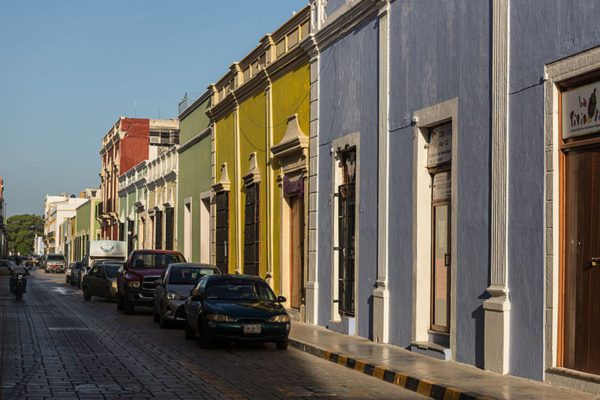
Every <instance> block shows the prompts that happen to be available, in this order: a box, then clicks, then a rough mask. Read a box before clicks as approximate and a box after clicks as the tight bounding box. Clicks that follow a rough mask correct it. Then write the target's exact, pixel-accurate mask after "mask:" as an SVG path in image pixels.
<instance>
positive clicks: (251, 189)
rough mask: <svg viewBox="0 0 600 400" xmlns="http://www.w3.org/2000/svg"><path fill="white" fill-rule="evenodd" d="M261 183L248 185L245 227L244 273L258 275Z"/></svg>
mask: <svg viewBox="0 0 600 400" xmlns="http://www.w3.org/2000/svg"><path fill="white" fill-rule="evenodd" d="M258 188H259V184H258V183H252V184H250V185H248V186H246V222H245V229H244V273H245V274H247V275H258V273H259V253H260V250H259V239H260V230H259V214H260V207H259V193H258Z"/></svg>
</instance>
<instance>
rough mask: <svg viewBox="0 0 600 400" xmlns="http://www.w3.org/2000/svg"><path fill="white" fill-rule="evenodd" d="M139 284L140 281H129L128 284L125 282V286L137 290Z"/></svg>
mask: <svg viewBox="0 0 600 400" xmlns="http://www.w3.org/2000/svg"><path fill="white" fill-rule="evenodd" d="M141 284H142V282H140V281H129V282H127V286H129V287H131V288H139V287H140V285H141Z"/></svg>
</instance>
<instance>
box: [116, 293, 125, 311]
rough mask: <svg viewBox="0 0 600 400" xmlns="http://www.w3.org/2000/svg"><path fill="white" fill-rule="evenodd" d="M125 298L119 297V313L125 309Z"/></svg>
mask: <svg viewBox="0 0 600 400" xmlns="http://www.w3.org/2000/svg"><path fill="white" fill-rule="evenodd" d="M123 303H124V302H123V296H121V295H119V296H118V297H117V311H123V308H124V304H123Z"/></svg>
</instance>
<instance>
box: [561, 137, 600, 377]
mask: <svg viewBox="0 0 600 400" xmlns="http://www.w3.org/2000/svg"><path fill="white" fill-rule="evenodd" d="M564 166H565V170H564V172H565V193H564V199H565V204H564V207H565V237H564V246H565V248H564V250H565V266H564V267H565V273H564V279H565V281H564V321H563V322H564V360H563V361H564V366H565V367H567V368H572V369H576V370H579V371H584V372H589V373H594V374H600V258H599V257H600V148H593V149H586V150H578V151H571V152H569V153H567V154H566V155H565V165H564ZM597 258H599V259H598V260H596V259H597Z"/></svg>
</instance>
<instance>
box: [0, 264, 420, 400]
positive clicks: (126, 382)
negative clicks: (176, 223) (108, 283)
mask: <svg viewBox="0 0 600 400" xmlns="http://www.w3.org/2000/svg"><path fill="white" fill-rule="evenodd" d="M0 300H1V305H2V308H1V310H0V313H1V315H0V318H1V322H0V340H1V354H2V360H1V361H2V364H1V382H2V396H0V398H2V399H7V400H8V399H43V398H53V399H75V398H81V399H119V398H130V399H145V398H163V399H176V398H181V399H192V398H194V399H247V398H248V399H249V398H255V399H291V398H310V399H318V398H343V399H366V398H378V399H392V398H394V399H399V398H400V399H419V398H422V397H420V396H418V395H416V394H414V393H412V392H408V391H404V390H403V389H400V388H398V387H396V386H394V385H392V384H389V383H386V382H382V381H379V380H377V379H375V378H371V377H368V376H365V375H363V374H360V373H357V372H354V371H352V370H349V369H347V368H344V367H341V366H337V365H334V364H332V363H329V362H326V361H324V360H322V359H319V358H317V357H314V356H311V355H308V354H305V353H302V352H300V351H298V350H295V349H292V348H290V349H289V350H288V351H277V350H275V347H274V346H272V345H266V346H258V347H240V346H234V347H232V348H224V347H214V348H210V349H206V350H205V349H201V348H200V347H199V345H198V343H195V342H189V341H186V340H184V333H183V330H182V329H180V328H172V329H167V330H163V329H160V328H159V327H158V325H157V324H154V323H153V322H152V317H151V315H150V313H149V312H143V311H142V312H138V313H137V314H136V315H134V316H125V315H123V314H120V313H117V311H116V304H115V303H109V302H106V301H103V300H99V299H98V300H92V301H91V302H89V303H88V302H84V301H83V298H82V296H81V292H80V291H79V290H77V289H76V288H75V287H72V286H68V285H66V284H65V283H64V275H62V274H59V275H52V274H51V275H46V274H44V273H43V272H41V271H36V272H34V273H33V275H32V276H31V277H30V279H29V287H28V293H27V294H26V295H25V300H24V302H23V303H21V304H19V303H16V302H15V300H14V298H13V297H12V296H10V294H9V292H8V278H4V277H3V278H0Z"/></svg>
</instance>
